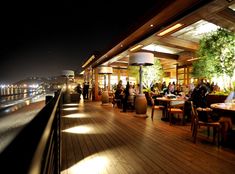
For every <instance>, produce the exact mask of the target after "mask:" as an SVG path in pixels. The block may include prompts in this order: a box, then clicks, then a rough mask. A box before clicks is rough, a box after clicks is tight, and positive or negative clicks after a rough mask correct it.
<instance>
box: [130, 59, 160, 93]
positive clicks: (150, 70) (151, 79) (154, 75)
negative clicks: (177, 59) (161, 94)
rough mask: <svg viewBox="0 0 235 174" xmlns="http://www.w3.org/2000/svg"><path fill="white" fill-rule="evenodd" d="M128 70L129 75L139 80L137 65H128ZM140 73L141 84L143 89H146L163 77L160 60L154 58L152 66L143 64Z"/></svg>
mask: <svg viewBox="0 0 235 174" xmlns="http://www.w3.org/2000/svg"><path fill="white" fill-rule="evenodd" d="M128 70H129V76H131V77H135V78H136V80H137V82H139V66H129V67H128ZM142 75H143V76H142V78H143V79H142V84H143V87H144V90H146V91H148V90H150V88H151V86H152V85H153V84H155V83H156V82H158V81H159V80H161V78H162V77H163V69H162V65H161V63H160V61H159V60H158V59H155V60H154V64H153V65H152V66H143V74H142Z"/></svg>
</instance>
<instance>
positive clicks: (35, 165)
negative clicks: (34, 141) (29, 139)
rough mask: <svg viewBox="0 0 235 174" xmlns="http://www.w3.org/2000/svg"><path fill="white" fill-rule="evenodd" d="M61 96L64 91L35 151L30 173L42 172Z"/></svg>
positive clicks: (37, 173)
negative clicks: (44, 154) (43, 158)
mask: <svg viewBox="0 0 235 174" xmlns="http://www.w3.org/2000/svg"><path fill="white" fill-rule="evenodd" d="M61 94H62V91H60V93H59V96H58V98H57V100H56V103H55V106H54V108H53V111H52V113H51V116H50V118H49V121H48V123H47V125H46V128H45V130H44V132H43V134H42V137H41V139H40V142H39V143H38V147H37V149H36V151H35V154H34V156H33V159H32V163H31V165H30V169H29V173H32V174H39V173H40V171H41V166H42V161H41V159H42V156H43V152H44V151H45V148H46V144H47V142H48V139H49V135H50V132H51V128H52V124H53V120H54V117H55V115H56V110H57V108H58V105H59V102H60V97H61Z"/></svg>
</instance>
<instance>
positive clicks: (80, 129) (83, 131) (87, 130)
mask: <svg viewBox="0 0 235 174" xmlns="http://www.w3.org/2000/svg"><path fill="white" fill-rule="evenodd" d="M92 131H93V132H94V129H93V128H92V127H91V126H85V125H81V126H76V127H72V128H69V129H65V130H63V131H62V132H67V133H74V134H86V133H91V132H92Z"/></svg>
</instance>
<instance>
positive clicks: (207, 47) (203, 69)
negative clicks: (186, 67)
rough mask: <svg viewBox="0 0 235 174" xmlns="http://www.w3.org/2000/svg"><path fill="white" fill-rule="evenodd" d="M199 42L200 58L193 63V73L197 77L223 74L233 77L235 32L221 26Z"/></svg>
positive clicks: (198, 52) (198, 54)
mask: <svg viewBox="0 0 235 174" xmlns="http://www.w3.org/2000/svg"><path fill="white" fill-rule="evenodd" d="M199 44H200V45H199V50H198V51H197V56H198V58H199V59H198V60H197V61H196V62H194V63H193V72H192V75H193V76H194V77H196V78H200V77H201V78H211V77H218V76H222V75H227V76H229V77H230V78H231V77H232V76H233V74H234V69H235V63H234V62H235V34H234V33H232V32H229V31H227V30H225V29H221V28H220V29H218V30H217V31H215V32H212V33H209V34H208V35H205V36H204V37H203V38H202V39H201V40H200V43H199Z"/></svg>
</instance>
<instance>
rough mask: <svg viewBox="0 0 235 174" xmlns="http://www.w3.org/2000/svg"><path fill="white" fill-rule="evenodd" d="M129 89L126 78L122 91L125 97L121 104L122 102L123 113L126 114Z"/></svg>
mask: <svg viewBox="0 0 235 174" xmlns="http://www.w3.org/2000/svg"><path fill="white" fill-rule="evenodd" d="M129 88H130V84H129V79H128V78H127V84H126V88H125V90H124V94H125V96H124V98H123V102H122V103H123V106H122V108H123V112H126V109H127V101H128V96H129V95H130V93H129Z"/></svg>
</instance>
